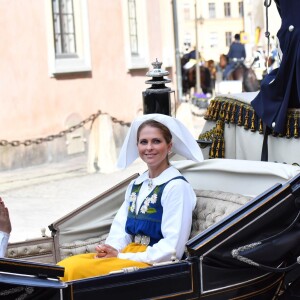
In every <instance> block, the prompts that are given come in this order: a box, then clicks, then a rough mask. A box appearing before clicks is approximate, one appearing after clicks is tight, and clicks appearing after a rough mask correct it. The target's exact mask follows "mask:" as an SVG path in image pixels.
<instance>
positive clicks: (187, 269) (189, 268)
mask: <svg viewBox="0 0 300 300" xmlns="http://www.w3.org/2000/svg"><path fill="white" fill-rule="evenodd" d="M198 266H199V262H198V258H195V259H191V260H190V261H189V262H188V261H182V262H177V263H171V264H168V265H162V266H153V267H149V268H146V269H140V270H137V271H134V272H132V273H127V274H111V275H106V276H99V277H93V278H88V279H82V280H77V281H70V282H68V284H69V287H68V289H67V290H65V291H64V299H67V300H70V299H72V300H86V299H89V300H93V299H112V300H113V299H130V300H135V299H199V290H200V288H199V269H198Z"/></svg>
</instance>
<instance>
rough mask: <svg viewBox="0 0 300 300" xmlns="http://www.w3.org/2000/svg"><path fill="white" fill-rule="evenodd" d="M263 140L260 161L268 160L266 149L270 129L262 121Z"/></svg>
mask: <svg viewBox="0 0 300 300" xmlns="http://www.w3.org/2000/svg"><path fill="white" fill-rule="evenodd" d="M263 132H264V140H263V145H262V150H261V159H260V160H261V161H268V159H269V151H268V136H269V135H270V133H271V129H270V128H269V127H268V126H267V125H266V124H265V123H264V124H263Z"/></svg>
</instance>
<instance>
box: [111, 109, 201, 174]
mask: <svg viewBox="0 0 300 300" xmlns="http://www.w3.org/2000/svg"><path fill="white" fill-rule="evenodd" d="M146 120H155V121H157V122H159V123H162V124H163V125H165V126H166V127H168V128H169V130H170V132H171V134H172V145H173V146H172V152H174V153H177V154H179V155H181V156H183V157H185V158H186V159H190V160H193V161H196V162H201V161H203V155H202V152H201V149H200V147H199V145H198V144H197V142H196V140H195V139H194V137H193V136H192V134H191V133H190V132H189V130H188V129H187V128H186V127H185V126H184V125H183V124H182V123H181V122H180V121H179V120H177V119H175V118H173V117H170V116H167V115H163V114H147V115H143V116H140V117H137V118H136V119H135V120H134V121H133V122H132V124H131V127H130V129H129V131H128V133H127V136H126V138H125V141H124V143H123V146H122V148H121V151H120V155H119V159H118V163H117V166H118V167H119V168H126V167H127V166H129V165H130V164H131V163H133V162H134V161H135V160H136V159H137V158H138V157H139V153H138V148H137V130H138V128H139V127H140V125H141V124H142V123H143V122H144V121H146Z"/></svg>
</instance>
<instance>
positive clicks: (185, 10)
mask: <svg viewBox="0 0 300 300" xmlns="http://www.w3.org/2000/svg"><path fill="white" fill-rule="evenodd" d="M183 15H184V19H185V20H186V21H188V20H190V19H191V8H190V4H189V3H184V6H183Z"/></svg>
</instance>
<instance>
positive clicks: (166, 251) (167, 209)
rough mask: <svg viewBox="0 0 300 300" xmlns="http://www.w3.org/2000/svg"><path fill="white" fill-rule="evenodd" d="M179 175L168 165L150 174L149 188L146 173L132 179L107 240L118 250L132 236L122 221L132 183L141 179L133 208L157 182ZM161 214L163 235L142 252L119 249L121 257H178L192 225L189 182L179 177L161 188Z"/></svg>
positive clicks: (148, 260) (192, 198) (192, 200)
mask: <svg viewBox="0 0 300 300" xmlns="http://www.w3.org/2000/svg"><path fill="white" fill-rule="evenodd" d="M177 176H182V175H181V173H180V172H179V171H178V170H177V169H176V168H174V167H172V166H170V167H169V168H168V169H166V170H165V171H164V172H162V173H161V174H160V175H159V176H158V177H156V178H152V188H151V189H149V187H148V183H149V174H148V172H145V173H143V174H142V175H140V176H139V177H138V178H137V179H135V180H133V181H132V182H131V183H130V184H129V186H128V188H127V191H126V193H125V201H124V202H123V204H122V206H121V208H120V209H119V211H118V212H117V214H116V216H115V219H114V221H113V223H112V226H111V229H110V233H109V236H108V237H107V239H106V244H109V245H111V246H112V247H114V248H115V249H117V250H118V251H121V250H122V249H123V248H125V247H126V246H127V245H128V244H129V243H131V242H132V236H131V235H129V234H127V233H126V232H125V224H126V220H127V213H128V208H129V203H130V199H129V198H130V193H131V189H132V185H133V183H135V184H140V183H143V185H142V187H141V189H140V192H139V194H138V198H137V202H136V211H137V210H138V209H139V208H140V206H141V204H142V202H143V200H144V199H145V198H146V197H147V196H148V195H149V193H150V192H151V190H153V189H154V188H155V186H156V185H161V184H163V183H165V182H167V181H169V180H170V179H172V178H174V177H177ZM161 204H162V206H163V216H162V223H161V231H162V235H163V238H162V239H161V240H160V241H159V242H158V243H156V244H154V245H153V246H148V247H147V250H146V251H145V252H138V253H119V254H118V257H119V258H122V259H131V260H135V261H140V262H145V263H149V264H153V263H156V262H162V261H168V260H170V259H171V257H172V256H173V255H176V257H177V258H178V259H181V257H182V256H183V254H184V250H185V244H186V242H187V241H188V239H189V236H190V233H191V226H192V213H193V210H194V208H195V205H196V195H195V192H194V190H193V188H192V187H191V185H190V184H189V183H188V182H186V181H185V180H182V179H175V180H172V181H170V182H169V183H168V184H167V185H166V186H165V188H164V190H163V194H162V197H161Z"/></svg>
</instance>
